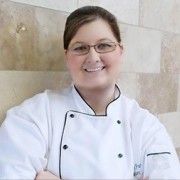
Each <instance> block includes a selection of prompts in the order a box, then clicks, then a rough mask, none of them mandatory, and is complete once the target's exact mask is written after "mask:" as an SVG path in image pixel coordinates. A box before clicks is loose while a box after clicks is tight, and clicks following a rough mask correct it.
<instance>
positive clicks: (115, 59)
mask: <svg viewBox="0 0 180 180" xmlns="http://www.w3.org/2000/svg"><path fill="white" fill-rule="evenodd" d="M104 62H105V64H106V66H107V67H110V68H112V69H117V68H119V66H120V64H121V54H120V53H119V52H115V53H113V54H109V55H108V54H107V55H106V57H104Z"/></svg>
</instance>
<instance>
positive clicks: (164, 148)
mask: <svg viewBox="0 0 180 180" xmlns="http://www.w3.org/2000/svg"><path fill="white" fill-rule="evenodd" d="M145 137H146V138H145V139H146V142H145V143H144V152H145V153H144V178H146V177H148V178H149V179H180V164H179V160H178V157H177V154H176V151H175V148H174V146H173V143H172V141H171V138H170V136H169V135H168V133H167V132H166V129H165V127H164V126H163V125H162V124H161V123H160V122H159V120H158V119H156V120H155V121H153V122H152V124H150V126H149V127H148V129H147V131H146V135H145Z"/></svg>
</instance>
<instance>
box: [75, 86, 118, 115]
mask: <svg viewBox="0 0 180 180" xmlns="http://www.w3.org/2000/svg"><path fill="white" fill-rule="evenodd" d="M115 87H117V89H118V91H119V94H118V96H117V97H116V98H115V99H114V100H112V101H111V102H110V103H109V104H108V105H107V106H106V109H105V115H97V114H96V112H95V110H94V109H93V108H92V107H91V106H90V105H89V104H88V102H87V101H86V100H85V99H84V98H83V97H82V95H81V94H80V92H79V91H78V89H77V88H76V86H75V85H74V88H75V90H76V91H77V93H78V94H79V96H80V97H81V98H82V100H83V101H84V102H85V103H86V104H87V106H89V108H90V109H91V110H92V111H93V112H94V115H92V114H88V113H83V112H81V113H82V114H86V115H91V116H107V108H108V106H109V105H110V104H111V103H113V102H114V101H116V100H117V99H118V98H119V97H120V96H121V91H120V89H119V87H118V85H117V84H115ZM74 112H78V111H74Z"/></svg>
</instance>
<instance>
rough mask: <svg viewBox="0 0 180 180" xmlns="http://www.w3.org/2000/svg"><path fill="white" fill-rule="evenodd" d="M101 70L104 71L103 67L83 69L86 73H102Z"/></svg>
mask: <svg viewBox="0 0 180 180" xmlns="http://www.w3.org/2000/svg"><path fill="white" fill-rule="evenodd" d="M103 69H105V66H102V67H96V68H84V70H85V71H86V72H97V71H102V70H103Z"/></svg>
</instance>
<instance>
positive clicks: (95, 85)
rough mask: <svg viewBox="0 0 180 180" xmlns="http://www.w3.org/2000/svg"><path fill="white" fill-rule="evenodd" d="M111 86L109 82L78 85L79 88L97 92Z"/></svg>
mask: <svg viewBox="0 0 180 180" xmlns="http://www.w3.org/2000/svg"><path fill="white" fill-rule="evenodd" d="M111 85H112V81H111V83H110V82H103V81H101V82H100V81H96V82H95V81H94V82H86V83H81V84H79V87H81V88H84V89H89V90H98V89H104V88H106V87H109V86H111Z"/></svg>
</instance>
